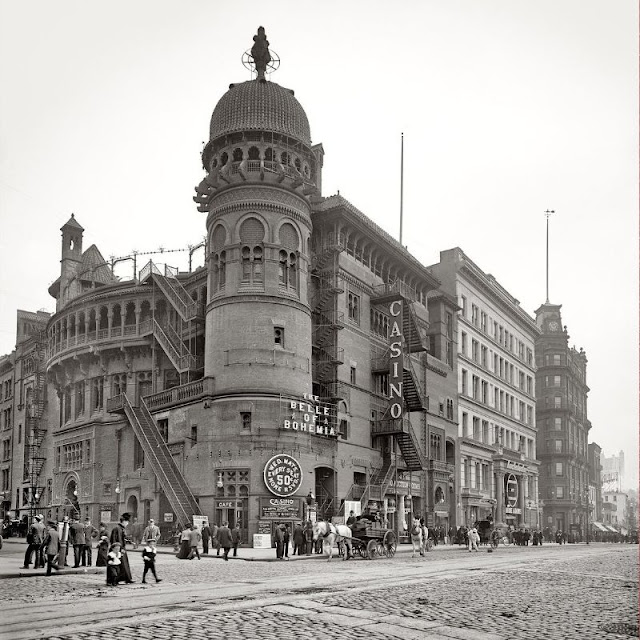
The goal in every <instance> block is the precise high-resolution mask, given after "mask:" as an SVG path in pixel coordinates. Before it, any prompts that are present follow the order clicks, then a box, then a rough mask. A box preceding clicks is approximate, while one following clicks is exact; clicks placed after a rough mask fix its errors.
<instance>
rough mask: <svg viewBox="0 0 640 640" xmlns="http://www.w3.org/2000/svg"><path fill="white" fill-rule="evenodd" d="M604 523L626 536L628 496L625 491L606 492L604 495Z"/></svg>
mask: <svg viewBox="0 0 640 640" xmlns="http://www.w3.org/2000/svg"><path fill="white" fill-rule="evenodd" d="M602 501H603V516H604V517H603V522H604V524H605V525H607V526H608V527H610V528H612V529H615V531H617V532H619V533H622V535H626V534H627V531H628V523H627V515H628V514H627V502H628V495H627V494H626V493H625V492H624V491H605V492H604V493H603V495H602Z"/></svg>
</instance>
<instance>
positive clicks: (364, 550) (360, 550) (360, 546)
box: [358, 541, 369, 560]
mask: <svg viewBox="0 0 640 640" xmlns="http://www.w3.org/2000/svg"><path fill="white" fill-rule="evenodd" d="M358 553H359V554H360V557H361V558H364V559H365V560H366V559H367V558H368V557H369V556H368V554H367V545H365V544H364V542H360V541H358Z"/></svg>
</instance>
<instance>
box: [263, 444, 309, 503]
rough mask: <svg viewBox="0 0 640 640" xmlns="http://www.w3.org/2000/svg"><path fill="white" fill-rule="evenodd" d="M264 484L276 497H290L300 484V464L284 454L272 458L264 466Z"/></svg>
mask: <svg viewBox="0 0 640 640" xmlns="http://www.w3.org/2000/svg"><path fill="white" fill-rule="evenodd" d="M264 483H265V484H266V485H267V489H269V491H271V493H273V494H274V495H276V496H280V497H287V496H292V495H293V494H294V493H295V492H296V491H297V490H298V489H299V488H300V485H301V484H302V468H301V467H300V463H299V462H298V461H297V460H296V459H295V458H294V457H292V456H290V455H288V454H286V453H280V454H278V455H277V456H273V458H271V459H270V460H268V461H267V464H265V465H264Z"/></svg>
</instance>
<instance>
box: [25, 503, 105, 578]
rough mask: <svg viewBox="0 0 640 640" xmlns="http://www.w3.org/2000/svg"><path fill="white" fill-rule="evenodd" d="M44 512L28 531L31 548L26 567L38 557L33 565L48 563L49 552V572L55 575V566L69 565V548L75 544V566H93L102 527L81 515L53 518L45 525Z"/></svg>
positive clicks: (26, 553) (56, 567)
mask: <svg viewBox="0 0 640 640" xmlns="http://www.w3.org/2000/svg"><path fill="white" fill-rule="evenodd" d="M43 519H44V518H43V516H42V515H41V514H38V515H36V516H35V518H34V520H33V523H32V525H31V526H30V527H29V531H28V533H27V545H28V546H27V550H26V552H25V554H24V563H23V566H22V568H23V569H28V568H29V566H30V565H31V560H32V558H34V555H35V558H34V562H33V568H34V569H41V568H44V567H45V555H46V556H47V560H46V567H47V575H51V569H60V565H61V564H62V565H63V566H65V567H68V566H69V562H68V555H69V549H70V548H71V547H73V566H74V567H79V566H83V567H86V566H88V567H90V566H91V562H92V551H91V549H92V544H91V543H92V539H93V538H96V537H97V536H98V530H97V529H96V528H95V527H94V526H93V525H92V524H91V520H90V519H89V518H85V520H84V522H81V521H80V520H79V519H74V518H70V517H68V516H65V517H64V518H63V521H62V522H61V523H56V522H54V521H53V520H49V521H48V522H47V526H46V527H45V525H44V523H43Z"/></svg>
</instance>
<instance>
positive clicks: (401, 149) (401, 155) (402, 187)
mask: <svg viewBox="0 0 640 640" xmlns="http://www.w3.org/2000/svg"><path fill="white" fill-rule="evenodd" d="M403 192H404V133H401V134H400V238H399V241H400V244H402V197H403Z"/></svg>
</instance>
